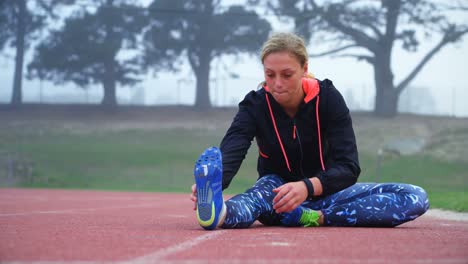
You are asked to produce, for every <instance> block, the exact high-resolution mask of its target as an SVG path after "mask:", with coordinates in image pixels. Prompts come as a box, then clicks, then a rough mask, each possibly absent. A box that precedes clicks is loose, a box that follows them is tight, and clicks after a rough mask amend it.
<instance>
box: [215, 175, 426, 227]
mask: <svg viewBox="0 0 468 264" xmlns="http://www.w3.org/2000/svg"><path fill="white" fill-rule="evenodd" d="M284 183H285V182H284V181H283V180H282V179H281V178H280V177H279V176H276V175H268V176H264V177H262V178H260V179H259V180H258V181H257V182H256V183H255V185H254V186H253V187H252V188H250V189H248V190H247V191H246V192H244V193H242V194H239V195H236V196H234V197H232V198H231V199H229V200H227V201H226V206H227V215H226V219H225V221H224V224H223V225H222V228H246V227H249V226H250V225H252V224H253V223H254V222H255V220H259V221H260V222H261V223H263V224H265V225H281V218H282V217H283V216H284V214H287V213H281V214H277V213H275V211H274V210H273V198H274V197H275V193H273V191H272V190H273V189H274V188H276V187H279V186H281V185H283V184H284ZM300 206H303V207H306V208H310V209H312V210H321V211H322V213H323V216H324V224H325V225H327V226H368V227H394V226H397V225H400V224H402V223H405V222H408V221H411V220H414V219H415V218H417V217H419V216H421V215H422V214H424V213H425V212H426V211H427V209H428V208H429V200H428V199H427V195H426V192H425V191H424V190H423V189H422V188H420V187H418V186H414V185H410V184H402V183H382V184H377V183H356V184H354V185H352V186H350V187H348V188H346V189H344V190H342V191H340V192H337V193H335V194H332V195H329V196H326V197H323V198H320V199H314V200H306V201H305V202H303V203H302V204H301V205H300Z"/></svg>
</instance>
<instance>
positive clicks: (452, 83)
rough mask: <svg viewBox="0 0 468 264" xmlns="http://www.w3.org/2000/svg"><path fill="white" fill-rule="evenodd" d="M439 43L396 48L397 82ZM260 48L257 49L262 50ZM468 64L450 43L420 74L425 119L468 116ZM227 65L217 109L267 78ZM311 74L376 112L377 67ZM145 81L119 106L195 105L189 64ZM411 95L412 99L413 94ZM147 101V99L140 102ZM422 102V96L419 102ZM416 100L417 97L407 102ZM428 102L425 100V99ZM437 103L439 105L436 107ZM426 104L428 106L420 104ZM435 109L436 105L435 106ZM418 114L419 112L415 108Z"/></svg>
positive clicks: (70, 93) (344, 63)
mask: <svg viewBox="0 0 468 264" xmlns="http://www.w3.org/2000/svg"><path fill="white" fill-rule="evenodd" d="M273 27H274V30H275V31H288V30H290V29H291V27H292V25H289V26H288V25H282V24H277V23H274V24H273ZM437 41H438V39H437V38H433V39H432V41H427V42H426V43H423V44H422V45H421V47H420V48H419V49H418V52H416V53H407V52H403V51H402V50H401V49H400V47H398V46H395V49H394V54H393V58H392V60H393V62H392V68H393V71H394V75H395V82H396V83H399V81H400V80H401V79H403V78H404V77H406V75H407V74H408V73H409V71H410V70H411V69H412V68H413V67H414V66H415V65H416V64H417V63H418V62H419V60H420V59H421V58H422V57H423V56H424V55H425V54H426V52H427V50H428V49H429V48H430V47H432V46H433V45H434V44H435V43H436V42H437ZM260 48H261V47H259V50H260ZM316 49H320V50H324V47H323V46H319V45H317V44H316V43H311V44H310V46H309V52H311V53H313V52H314V51H315V50H316ZM8 54H9V57H4V56H2V57H0V69H1V71H0V83H1V85H0V103H8V102H9V101H10V99H11V90H12V85H13V70H14V56H13V55H14V52H13V50H9V51H8ZM32 54H33V50H32V49H30V50H28V52H27V53H26V56H25V68H26V66H27V64H28V63H29V62H30V59H31V56H32ZM467 59H468V36H466V35H465V36H464V38H463V40H462V41H461V42H459V43H456V44H449V45H447V46H446V47H444V48H443V49H442V51H440V52H439V53H438V54H436V55H435V56H434V57H433V59H432V60H431V61H429V63H428V64H426V66H425V67H424V68H423V69H422V71H421V72H420V73H419V74H418V76H417V77H416V78H415V79H414V80H413V82H412V83H410V87H408V88H407V89H413V90H414V93H415V94H416V95H413V96H412V97H415V98H414V100H416V104H417V103H418V100H419V96H418V93H425V91H426V93H428V94H429V95H431V96H432V98H433V99H434V101H433V102H432V103H431V105H425V106H421V107H422V108H424V109H425V110H424V111H423V112H424V113H427V114H437V115H450V116H453V115H455V116H459V117H468V103H466V100H467V98H468V74H467V70H466V64H465V62H466V60H467ZM223 60H224V64H225V65H227V67H228V68H229V72H230V73H236V74H238V75H239V76H240V78H239V79H232V78H231V77H230V76H229V72H226V71H225V68H224V67H223V66H220V64H219V62H218V61H217V60H215V61H213V62H212V71H211V74H210V77H211V98H212V102H213V104H214V105H221V106H225V105H235V104H237V103H238V102H239V101H240V100H242V98H243V97H244V96H245V94H246V93H247V92H249V91H250V90H254V89H256V87H257V85H258V83H259V82H261V81H262V79H263V70H262V65H261V64H260V62H259V58H258V55H257V56H254V57H250V58H249V57H247V56H242V61H241V62H239V63H238V64H234V61H233V59H232V57H223ZM309 71H310V72H312V73H313V74H314V75H315V76H316V77H317V78H318V79H325V78H328V79H331V80H332V81H333V82H334V84H335V86H336V87H337V88H338V90H340V91H341V93H342V94H343V95H344V96H345V99H346V100H347V103H348V104H349V105H350V107H351V109H352V110H372V109H373V101H374V94H375V89H374V82H373V68H372V67H371V66H370V64H368V63H366V62H358V61H356V60H354V59H343V58H339V59H333V58H330V57H327V58H311V59H310V62H309ZM143 80H144V81H143V82H141V83H140V84H137V85H136V86H135V87H134V88H125V87H124V88H119V87H118V88H117V96H118V101H119V103H120V104H125V103H127V102H128V101H129V100H130V99H134V100H135V101H138V98H140V99H139V100H140V101H143V103H144V104H145V105H154V104H187V105H191V104H193V103H194V100H195V77H194V75H193V74H192V73H191V71H190V68H189V67H188V63H187V65H185V66H184V67H183V70H182V71H181V72H180V73H177V74H173V73H168V72H160V73H158V75H157V77H153V76H152V75H151V74H148V75H147V76H144V77H143ZM40 87H41V85H40V83H39V81H36V80H33V81H28V80H26V79H25V78H24V80H23V101H24V102H40V101H41V99H40V98H41V96H40V95H41V89H40ZM408 92H410V93H411V91H408ZM414 93H413V94H414ZM143 96H144V98H142V97H143ZM101 97H102V87H101V86H94V87H91V88H90V89H89V90H88V91H87V92H86V91H85V90H83V89H81V88H76V86H75V85H73V84H67V85H62V86H60V87H56V86H54V85H53V84H51V83H50V82H43V83H42V102H46V103H47V102H54V101H56V100H60V99H61V100H63V101H65V100H68V102H70V101H74V102H89V103H99V102H100V100H101ZM421 98H422V97H421ZM409 99H410V100H413V98H409ZM422 101H424V100H422ZM434 102H435V103H434ZM421 103H424V102H421ZM432 104H434V105H432ZM415 112H418V110H417V109H416V111H415Z"/></svg>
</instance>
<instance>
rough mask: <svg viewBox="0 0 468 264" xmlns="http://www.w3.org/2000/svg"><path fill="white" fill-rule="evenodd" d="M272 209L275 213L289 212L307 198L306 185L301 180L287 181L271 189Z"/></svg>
mask: <svg viewBox="0 0 468 264" xmlns="http://www.w3.org/2000/svg"><path fill="white" fill-rule="evenodd" d="M273 192H274V193H276V196H275V198H274V199H273V209H275V212H276V213H278V214H279V213H284V212H291V211H292V210H294V209H295V208H296V207H298V206H299V205H300V204H301V203H303V202H304V201H305V200H306V199H307V195H308V193H307V186H306V185H305V183H304V182H303V181H297V182H289V183H286V184H283V185H281V186H280V187H278V188H276V189H273Z"/></svg>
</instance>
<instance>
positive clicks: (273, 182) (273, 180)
mask: <svg viewBox="0 0 468 264" xmlns="http://www.w3.org/2000/svg"><path fill="white" fill-rule="evenodd" d="M283 184H284V180H283V179H281V177H280V176H278V175H275V174H269V175H265V176H262V177H260V178H259V179H258V180H257V182H256V183H255V185H254V187H262V188H265V187H267V188H268V189H271V190H273V189H275V188H278V187H280V186H281V185H283Z"/></svg>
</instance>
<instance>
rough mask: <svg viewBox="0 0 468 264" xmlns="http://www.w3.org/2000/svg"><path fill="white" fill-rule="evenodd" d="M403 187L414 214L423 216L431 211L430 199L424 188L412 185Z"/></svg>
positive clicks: (403, 185)
mask: <svg viewBox="0 0 468 264" xmlns="http://www.w3.org/2000/svg"><path fill="white" fill-rule="evenodd" d="M401 187H402V188H403V189H404V190H403V192H404V193H405V195H406V196H407V197H409V199H410V202H411V204H412V205H413V210H414V211H413V213H414V214H417V215H422V214H424V213H425V212H426V211H427V210H428V209H429V199H428V196H427V193H426V191H425V190H424V189H423V188H421V187H419V186H416V185H412V184H402V185H401Z"/></svg>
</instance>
